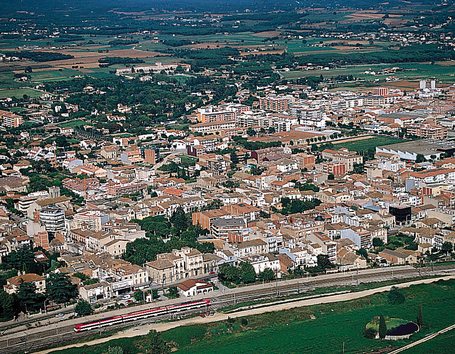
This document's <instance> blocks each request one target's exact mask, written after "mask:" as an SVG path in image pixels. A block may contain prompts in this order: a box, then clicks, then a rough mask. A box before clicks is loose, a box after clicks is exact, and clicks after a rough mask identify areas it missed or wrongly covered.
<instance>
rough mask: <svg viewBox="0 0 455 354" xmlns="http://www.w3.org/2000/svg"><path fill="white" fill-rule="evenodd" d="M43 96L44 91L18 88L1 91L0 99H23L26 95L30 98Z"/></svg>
mask: <svg viewBox="0 0 455 354" xmlns="http://www.w3.org/2000/svg"><path fill="white" fill-rule="evenodd" d="M42 94H43V92H42V91H39V90H35V89H31V88H16V89H10V90H0V98H8V97H16V98H21V97H22V96H24V95H27V96H29V97H33V98H36V97H40V96H41V95H42Z"/></svg>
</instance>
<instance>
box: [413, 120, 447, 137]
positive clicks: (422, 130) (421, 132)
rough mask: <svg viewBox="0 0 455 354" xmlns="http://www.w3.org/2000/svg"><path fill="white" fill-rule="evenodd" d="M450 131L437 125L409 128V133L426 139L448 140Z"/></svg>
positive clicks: (426, 124) (417, 125) (429, 124)
mask: <svg viewBox="0 0 455 354" xmlns="http://www.w3.org/2000/svg"><path fill="white" fill-rule="evenodd" d="M448 132H449V130H448V129H447V128H446V127H443V126H442V125H439V124H435V123H425V124H415V125H411V126H409V127H408V128H407V133H408V134H410V135H415V136H418V137H420V138H425V139H436V140H442V139H447V136H448Z"/></svg>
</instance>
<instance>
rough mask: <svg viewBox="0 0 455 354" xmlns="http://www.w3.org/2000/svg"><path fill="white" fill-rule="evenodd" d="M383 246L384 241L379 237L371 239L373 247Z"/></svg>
mask: <svg viewBox="0 0 455 354" xmlns="http://www.w3.org/2000/svg"><path fill="white" fill-rule="evenodd" d="M382 246H384V241H382V240H381V239H380V238H379V237H375V238H373V247H382Z"/></svg>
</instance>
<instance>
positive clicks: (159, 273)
mask: <svg viewBox="0 0 455 354" xmlns="http://www.w3.org/2000/svg"><path fill="white" fill-rule="evenodd" d="M145 266H146V269H147V273H148V275H149V277H150V279H151V281H153V282H155V283H158V284H167V283H173V282H176V281H179V280H183V279H187V278H190V277H196V276H200V275H203V274H204V270H205V267H204V257H203V255H202V253H201V252H199V251H198V250H196V249H194V248H190V247H184V248H182V249H180V250H173V251H172V252H170V253H161V254H159V255H157V257H156V260H155V261H151V262H148V263H146V264H145Z"/></svg>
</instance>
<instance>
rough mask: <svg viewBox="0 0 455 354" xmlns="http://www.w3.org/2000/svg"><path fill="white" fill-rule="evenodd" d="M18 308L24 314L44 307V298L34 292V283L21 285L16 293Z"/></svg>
mask: <svg viewBox="0 0 455 354" xmlns="http://www.w3.org/2000/svg"><path fill="white" fill-rule="evenodd" d="M17 300H18V301H19V307H20V309H21V310H22V311H24V312H29V311H36V310H38V309H39V308H41V306H44V300H45V297H44V295H42V294H39V293H37V292H36V286H35V284H34V283H22V284H20V285H19V290H18V291H17Z"/></svg>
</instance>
